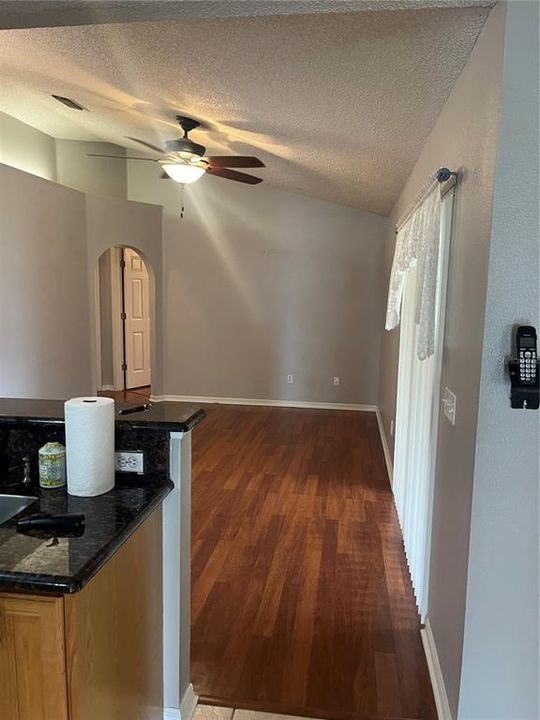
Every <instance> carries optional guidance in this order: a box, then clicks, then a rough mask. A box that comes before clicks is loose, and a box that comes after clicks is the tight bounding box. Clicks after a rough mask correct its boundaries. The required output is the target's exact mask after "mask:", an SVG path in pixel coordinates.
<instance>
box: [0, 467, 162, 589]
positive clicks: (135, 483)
mask: <svg viewBox="0 0 540 720" xmlns="http://www.w3.org/2000/svg"><path fill="white" fill-rule="evenodd" d="M173 487H174V486H173V483H172V482H171V481H170V480H168V479H166V478H165V477H164V476H163V477H159V476H156V477H152V476H148V475H142V476H137V478H136V479H132V478H130V479H129V480H126V479H124V478H118V477H117V481H116V486H115V488H114V489H113V490H111V491H110V492H108V493H105V494H104V495H99V496H97V497H91V498H82V497H72V496H71V495H68V494H67V492H66V490H65V488H64V489H59V490H40V489H39V488H31V489H25V490H23V491H21V492H20V494H21V495H33V496H36V497H37V500H36V502H34V503H33V504H32V505H30V506H28V507H27V508H26V509H25V510H23V511H22V512H20V513H19V514H18V515H16V516H15V517H13V518H11V519H10V520H8V521H6V522H5V523H3V524H1V525H0V592H21V591H22V592H33V593H43V594H54V595H58V594H65V593H75V592H78V591H79V590H81V588H83V587H84V586H85V585H86V583H87V582H88V581H89V580H90V579H91V578H92V577H93V576H94V575H95V574H96V573H97V572H98V571H99V570H100V569H101V567H103V565H104V564H105V563H106V562H107V560H109V559H110V558H111V557H112V555H114V553H115V552H116V551H117V550H118V548H119V547H120V546H121V545H122V544H123V543H124V542H125V541H126V540H127V539H128V538H129V537H130V536H131V535H132V534H133V533H134V532H135V530H136V529H137V528H138V527H139V526H140V525H141V524H142V523H143V521H144V520H145V519H146V518H147V517H148V516H149V515H151V514H152V512H153V511H154V510H155V509H156V508H157V507H158V506H159V505H160V504H161V502H162V501H163V499H164V498H165V497H166V496H167V495H168V494H169V493H170V492H171V490H172V488H173ZM10 492H14V491H10ZM1 493H2V489H1V486H0V495H1ZM40 512H44V513H53V514H57V513H67V512H69V513H83V514H84V515H85V517H86V527H85V531H84V534H83V535H82V536H81V537H54V535H48V536H46V535H44V534H38V533H36V531H34V533H33V534H28V535H27V534H21V533H19V532H18V531H17V526H16V522H17V520H18V519H19V518H22V517H25V516H28V515H33V514H34V513H40Z"/></svg>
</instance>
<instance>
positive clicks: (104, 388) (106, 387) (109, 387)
mask: <svg viewBox="0 0 540 720" xmlns="http://www.w3.org/2000/svg"><path fill="white" fill-rule="evenodd" d="M113 391H114V385H102V386H101V392H113Z"/></svg>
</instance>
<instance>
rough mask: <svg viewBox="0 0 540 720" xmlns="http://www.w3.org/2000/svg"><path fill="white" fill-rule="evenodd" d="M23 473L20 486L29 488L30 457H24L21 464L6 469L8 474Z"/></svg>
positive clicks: (30, 478) (30, 482)
mask: <svg viewBox="0 0 540 720" xmlns="http://www.w3.org/2000/svg"><path fill="white" fill-rule="evenodd" d="M20 469H22V471H23V479H22V481H21V483H22V485H25V486H26V487H29V486H30V485H31V484H32V477H31V475H30V457H29V456H28V455H25V456H24V457H23V459H22V462H20V463H18V464H17V465H12V466H11V467H10V468H8V472H9V473H11V472H13V471H15V470H20Z"/></svg>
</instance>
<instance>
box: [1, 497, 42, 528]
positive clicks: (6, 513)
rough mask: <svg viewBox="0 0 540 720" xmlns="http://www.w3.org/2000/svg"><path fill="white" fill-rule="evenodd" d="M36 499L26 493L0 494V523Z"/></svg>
mask: <svg viewBox="0 0 540 720" xmlns="http://www.w3.org/2000/svg"><path fill="white" fill-rule="evenodd" d="M36 500H37V498H36V497H27V496H26V495H0V525H1V524H2V523H4V522H6V520H9V519H10V518H12V517H13V516H14V515H17V513H20V512H21V510H24V509H25V508H27V507H28V506H29V505H31V504H32V503H33V502H35V501H36Z"/></svg>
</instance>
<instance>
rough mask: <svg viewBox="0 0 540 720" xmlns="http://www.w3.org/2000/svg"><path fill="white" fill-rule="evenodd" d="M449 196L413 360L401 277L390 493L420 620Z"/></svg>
mask: <svg viewBox="0 0 540 720" xmlns="http://www.w3.org/2000/svg"><path fill="white" fill-rule="evenodd" d="M453 202H454V190H453V189H452V190H451V191H450V192H448V193H447V194H446V195H445V196H444V198H443V200H442V208H441V232H440V254H439V258H440V262H439V270H438V277H437V302H436V325H435V338H436V342H435V352H434V354H433V355H431V357H429V358H427V359H425V360H419V359H418V356H417V353H416V347H417V335H418V325H417V323H416V315H417V299H418V287H417V285H418V283H417V271H416V269H414V270H412V271H411V272H409V273H407V276H406V278H405V285H404V288H403V298H402V305H401V323H400V326H401V331H400V345H399V368H398V391H397V409H396V445H395V453H394V479H393V490H394V496H395V502H396V507H397V511H398V516H399V521H400V524H401V529H402V533H403V541H404V545H405V553H406V555H407V562H408V564H409V570H410V573H411V578H412V583H413V587H414V592H415V596H416V602H417V604H418V609H419V612H420V615H421V618H422V620H423V619H424V617H425V614H426V610H427V591H428V579H429V551H430V537H431V513H432V503H433V484H434V478H435V471H436V460H437V458H436V450H437V430H438V421H439V411H440V396H441V387H440V385H441V382H440V379H441V370H442V357H443V347H444V314H445V312H444V311H445V306H446V284H447V276H448V258H449V251H450V237H451V229H452V211H453Z"/></svg>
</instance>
